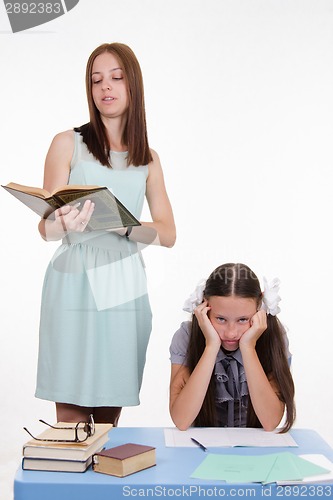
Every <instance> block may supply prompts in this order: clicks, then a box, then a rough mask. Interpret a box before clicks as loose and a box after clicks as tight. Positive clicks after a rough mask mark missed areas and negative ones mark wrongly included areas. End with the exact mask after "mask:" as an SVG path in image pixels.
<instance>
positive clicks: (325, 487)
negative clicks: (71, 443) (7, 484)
mask: <svg viewBox="0 0 333 500" xmlns="http://www.w3.org/2000/svg"><path fill="white" fill-rule="evenodd" d="M290 434H291V435H292V436H293V438H294V439H295V441H296V443H297V444H298V447H297V448H255V447H246V448H241V447H239V448H214V452H215V453H216V452H217V453H218V452H220V453H223V454H232V455H234V454H240V455H254V454H255V455H260V454H267V453H277V452H282V451H289V452H292V453H296V454H297V455H301V454H305V453H320V454H323V455H325V456H326V457H327V458H329V459H330V460H331V461H333V449H332V448H331V447H330V446H329V445H328V444H327V443H326V442H325V441H324V440H323V439H322V438H321V437H320V436H319V434H317V433H316V432H315V431H313V430H309V429H293V430H291V431H290ZM129 442H132V443H138V444H145V445H151V446H155V447H156V467H151V468H149V469H146V470H143V471H140V472H137V473H135V474H132V475H130V476H127V477H125V478H117V477H114V476H109V475H106V474H99V473H96V472H94V471H93V470H92V469H91V467H90V468H89V469H88V470H87V471H86V472H84V473H69V472H45V471H26V470H22V468H21V466H20V467H19V469H18V471H17V473H16V476H15V481H14V500H46V499H47V500H56V499H57V500H102V499H103V500H108V499H111V498H112V500H118V499H119V500H120V499H122V500H123V499H124V498H126V497H129V498H130V499H133V497H144V498H147V497H148V498H150V497H153V498H155V497H162V498H165V497H193V498H206V497H223V496H233V497H236V498H239V497H252V498H261V499H262V498H264V497H269V498H279V497H282V498H285V497H289V498H290V497H296V496H297V497H302V496H303V497H311V499H320V500H325V499H327V498H333V482H332V483H328V484H322V485H309V484H306V485H305V484H302V485H297V486H292V487H290V486H287V487H282V486H276V485H275V484H274V485H266V486H262V485H261V484H256V483H246V484H238V485H235V484H227V483H224V482H223V481H208V480H200V479H194V478H191V477H190V475H191V474H192V472H193V471H194V470H195V468H196V467H197V466H198V465H199V464H200V463H201V462H202V460H203V459H204V457H205V455H204V452H203V451H202V450H201V449H200V448H175V447H166V446H165V441H164V429H163V428H159V427H116V428H114V429H112V430H111V431H110V433H109V441H108V443H107V444H106V448H111V447H113V446H118V445H120V444H124V443H129Z"/></svg>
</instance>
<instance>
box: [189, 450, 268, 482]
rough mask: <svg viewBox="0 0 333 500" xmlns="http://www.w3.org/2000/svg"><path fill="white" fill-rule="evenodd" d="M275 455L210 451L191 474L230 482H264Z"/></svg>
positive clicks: (194, 476) (200, 477) (196, 476)
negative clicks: (230, 453)
mask: <svg viewBox="0 0 333 500" xmlns="http://www.w3.org/2000/svg"><path fill="white" fill-rule="evenodd" d="M275 460H276V457H275V455H256V456H248V455H219V454H215V453H209V454H208V455H207V456H206V458H205V459H204V460H203V461H202V462H201V464H200V465H199V467H197V468H196V470H195V471H194V472H193V473H192V474H191V477H193V478H198V479H211V480H222V481H227V482H229V483H248V482H262V481H265V479H266V477H268V475H269V473H270V471H271V469H272V468H273V465H274V462H275Z"/></svg>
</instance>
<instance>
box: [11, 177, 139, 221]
mask: <svg viewBox="0 0 333 500" xmlns="http://www.w3.org/2000/svg"><path fill="white" fill-rule="evenodd" d="M2 187H3V188H4V189H6V191H8V192H9V193H10V194H12V195H13V196H15V198H17V199H18V200H19V201H21V202H22V203H24V204H25V205H26V206H27V207H29V208H30V209H31V210H33V211H34V212H36V214H38V215H40V216H41V217H42V218H43V219H47V218H54V216H53V212H55V210H57V208H60V207H62V206H63V205H75V204H76V203H78V202H80V204H81V207H82V206H83V204H84V202H85V200H91V201H93V202H94V203H95V209H94V212H93V215H92V217H91V219H90V221H89V223H88V224H87V229H90V230H99V229H100V230H102V229H116V228H120V227H128V226H140V225H141V224H140V222H139V221H138V220H137V219H136V218H135V217H134V215H133V214H131V212H130V211H129V210H128V209H127V208H126V207H125V206H124V205H123V204H122V203H121V202H120V201H119V200H118V198H116V197H115V196H114V194H112V193H111V191H109V189H108V188H107V187H105V186H80V185H74V184H72V185H70V184H69V185H66V186H61V187H59V188H58V189H56V190H55V191H53V192H51V193H49V192H48V191H46V189H42V188H38V187H32V186H23V185H22V184H16V183H15V182H10V183H9V184H7V185H6V186H3V185H2Z"/></svg>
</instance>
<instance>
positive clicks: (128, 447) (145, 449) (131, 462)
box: [92, 443, 156, 477]
mask: <svg viewBox="0 0 333 500" xmlns="http://www.w3.org/2000/svg"><path fill="white" fill-rule="evenodd" d="M153 465H156V451H155V448H154V447H153V446H146V445H142V444H134V443H127V444H122V445H120V446H116V447H114V448H109V449H107V450H104V451H101V452H100V453H95V454H94V455H93V464H92V466H93V470H94V471H95V472H102V473H103V474H110V475H111V476H117V477H124V476H128V475H129V474H133V473H134V472H138V471H140V470H143V469H148V468H149V467H153Z"/></svg>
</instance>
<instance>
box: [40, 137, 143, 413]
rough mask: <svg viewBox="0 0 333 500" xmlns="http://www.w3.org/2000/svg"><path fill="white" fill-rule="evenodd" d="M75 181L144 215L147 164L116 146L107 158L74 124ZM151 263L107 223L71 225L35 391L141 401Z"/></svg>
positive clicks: (46, 290) (69, 399) (54, 275)
mask: <svg viewBox="0 0 333 500" xmlns="http://www.w3.org/2000/svg"><path fill="white" fill-rule="evenodd" d="M73 133H74V137H75V150H74V154H73V158H72V162H71V170H70V176H69V182H68V183H69V184H92V185H100V186H107V187H108V188H109V189H110V190H111V191H112V192H113V193H114V194H115V196H117V198H119V199H120V201H121V202H122V203H123V204H124V205H125V206H126V207H127V208H128V209H129V210H130V211H131V212H132V213H133V215H134V216H135V217H136V218H137V219H140V215H141V211H142V207H143V202H144V196H145V190H146V179H147V175H148V166H140V167H133V166H127V162H126V157H127V154H126V153H122V152H111V164H112V167H113V168H107V167H105V166H103V165H101V164H100V163H99V162H98V161H97V160H96V159H95V158H94V157H93V156H92V155H91V154H90V153H89V151H88V149H87V147H86V145H85V144H84V143H83V141H82V137H81V135H80V134H79V133H77V132H73ZM151 322H152V315H151V309H150V304H149V299H148V295H147V284H146V275H145V268H144V263H143V259H142V256H141V253H140V251H139V249H138V246H137V244H136V243H135V242H133V241H130V240H128V239H127V238H125V237H123V236H119V235H118V234H115V233H110V232H106V231H92V232H83V233H71V234H69V235H67V236H66V238H64V239H63V241H62V244H61V246H60V247H59V248H58V249H57V250H56V252H55V254H54V256H53V258H52V260H51V262H50V263H49V266H48V268H47V271H46V275H45V280H44V285H43V290H42V300H41V317H40V338H39V356H38V371H37V388H36V394H35V395H36V397H38V398H41V399H46V400H50V401H55V402H58V403H71V404H76V405H80V406H135V405H138V404H140V401H139V391H140V387H141V382H142V375H143V369H144V365H145V358H146V349H147V345H148V341H149V336H150V332H151Z"/></svg>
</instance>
